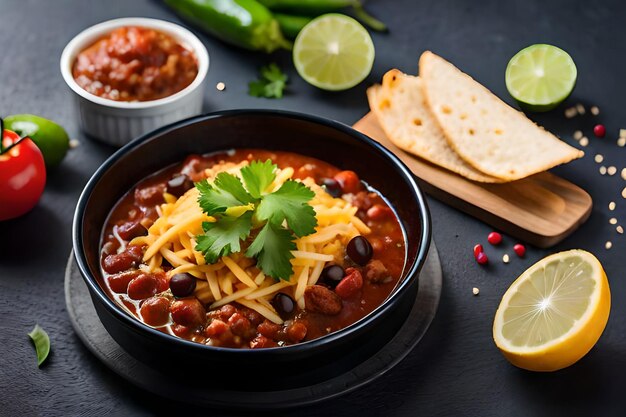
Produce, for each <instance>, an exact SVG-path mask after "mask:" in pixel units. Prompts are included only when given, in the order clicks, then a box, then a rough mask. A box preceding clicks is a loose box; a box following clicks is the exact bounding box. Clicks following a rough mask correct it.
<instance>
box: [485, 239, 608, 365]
mask: <svg viewBox="0 0 626 417" xmlns="http://www.w3.org/2000/svg"><path fill="white" fill-rule="evenodd" d="M610 309H611V292H610V290H609V283H608V281H607V278H606V274H605V273H604V269H603V268H602V265H601V264H600V261H598V259H596V257H595V256H593V255H592V254H591V253H589V252H586V251H584V250H578V249H575V250H570V251H566V252H560V253H556V254H554V255H550V256H548V257H546V258H544V259H542V260H540V261H539V262H537V263H536V264H534V265H533V266H531V267H530V268H528V269H527V270H526V271H524V273H523V274H522V275H520V277H519V278H517V280H515V282H513V284H511V286H510V287H509V289H508V290H507V291H506V293H505V294H504V296H503V297H502V301H501V302H500V306H499V307H498V311H497V312H496V317H495V319H494V322H493V339H494V340H495V342H496V345H497V346H498V348H499V349H500V351H501V352H502V354H503V355H504V356H505V357H506V358H507V359H508V360H509V362H511V363H512V364H513V365H515V366H518V367H520V368H523V369H528V370H531V371H556V370H559V369H562V368H565V367H568V366H570V365H572V364H574V363H575V362H576V361H578V360H579V359H580V358H582V357H583V356H585V355H586V354H587V352H589V351H590V350H591V348H592V347H593V346H594V345H595V344H596V342H597V341H598V339H599V338H600V335H601V334H602V332H603V330H604V328H605V326H606V323H607V321H608V319H609V311H610Z"/></svg>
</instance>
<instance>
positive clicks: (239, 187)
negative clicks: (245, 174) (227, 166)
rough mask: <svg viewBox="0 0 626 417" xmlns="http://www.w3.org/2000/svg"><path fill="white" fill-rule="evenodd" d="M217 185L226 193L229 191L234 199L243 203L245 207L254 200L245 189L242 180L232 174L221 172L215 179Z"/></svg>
mask: <svg viewBox="0 0 626 417" xmlns="http://www.w3.org/2000/svg"><path fill="white" fill-rule="evenodd" d="M215 185H216V186H217V187H218V188H221V189H222V190H224V191H228V192H229V193H230V194H231V195H232V196H233V197H235V198H236V199H237V200H238V201H240V202H241V203H243V205H245V204H248V203H251V202H252V201H253V200H254V199H253V198H252V196H251V195H250V194H249V193H248V192H247V191H246V189H245V188H243V184H242V183H241V180H240V179H239V178H238V177H236V176H234V175H232V174H229V173H226V172H220V173H219V174H217V176H216V177H215Z"/></svg>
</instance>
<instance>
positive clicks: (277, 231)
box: [246, 222, 296, 280]
mask: <svg viewBox="0 0 626 417" xmlns="http://www.w3.org/2000/svg"><path fill="white" fill-rule="evenodd" d="M295 249H296V244H295V243H294V242H293V235H292V234H291V232H289V230H287V229H285V228H284V227H281V226H280V225H276V224H274V223H272V222H268V223H266V224H265V226H263V229H261V231H260V232H259V234H258V235H257V237H256V238H255V239H254V241H253V242H252V244H251V245H250V246H249V247H248V250H247V251H246V256H248V257H251V258H253V257H256V258H257V266H258V267H259V268H260V269H261V270H262V271H263V272H264V273H265V274H266V275H269V276H271V277H273V278H281V279H285V280H287V279H289V277H290V276H291V275H292V274H293V267H292V266H291V262H290V260H291V259H292V258H293V257H294V256H293V255H292V254H291V251H292V250H295Z"/></svg>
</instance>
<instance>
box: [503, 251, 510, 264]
mask: <svg viewBox="0 0 626 417" xmlns="http://www.w3.org/2000/svg"><path fill="white" fill-rule="evenodd" d="M502 262H504V263H505V264H508V263H509V254H508V253H505V254H504V255H502Z"/></svg>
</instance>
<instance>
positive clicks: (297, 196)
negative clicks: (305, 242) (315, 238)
mask: <svg viewBox="0 0 626 417" xmlns="http://www.w3.org/2000/svg"><path fill="white" fill-rule="evenodd" d="M314 196H315V193H314V192H313V191H312V190H311V189H310V188H308V187H307V186H306V185H304V184H302V183H301V182H297V181H293V180H289V181H286V182H285V183H284V184H283V185H282V186H281V187H280V188H279V189H278V190H277V191H276V192H274V193H272V194H268V195H266V196H264V197H263V200H262V201H261V203H259V206H258V208H257V212H256V214H257V218H258V219H259V220H269V221H270V222H271V223H274V224H277V225H280V224H282V222H283V221H284V220H287V224H288V225H289V228H290V229H291V230H293V232H294V233H295V235H296V236H298V237H302V236H306V235H309V234H311V233H313V232H314V231H315V226H317V219H316V218H315V210H313V207H311V206H310V205H309V204H308V202H309V201H310V200H311V199H312V198H313V197H314Z"/></svg>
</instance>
